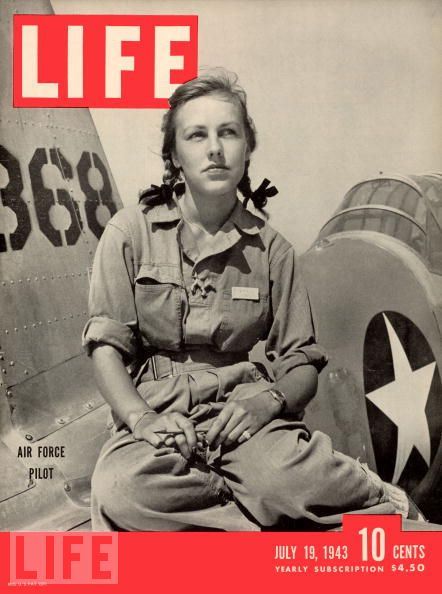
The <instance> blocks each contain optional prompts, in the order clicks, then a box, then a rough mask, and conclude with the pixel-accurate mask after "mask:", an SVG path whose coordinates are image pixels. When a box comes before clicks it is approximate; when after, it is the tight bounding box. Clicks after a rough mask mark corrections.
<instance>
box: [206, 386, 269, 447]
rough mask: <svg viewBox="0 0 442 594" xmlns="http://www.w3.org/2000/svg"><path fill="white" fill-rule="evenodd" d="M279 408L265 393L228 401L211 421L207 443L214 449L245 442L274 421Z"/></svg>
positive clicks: (267, 393)
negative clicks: (223, 445) (222, 445)
mask: <svg viewBox="0 0 442 594" xmlns="http://www.w3.org/2000/svg"><path fill="white" fill-rule="evenodd" d="M280 408H281V407H280V405H279V403H278V402H277V401H276V400H275V399H274V398H273V397H272V396H271V394H269V392H267V391H263V392H260V393H259V394H257V395H256V396H252V397H251V398H244V399H241V400H234V401H230V402H228V403H227V404H226V406H225V407H224V408H223V410H222V411H221V412H220V414H219V415H218V416H217V418H216V419H215V420H214V421H213V423H212V425H211V427H210V429H209V431H208V433H207V443H208V444H209V446H210V447H211V448H212V449H214V448H216V447H218V446H219V445H220V444H222V443H224V444H225V445H232V444H233V443H242V442H243V441H247V439H250V437H251V436H252V435H255V433H256V432H257V431H259V430H260V429H261V427H264V425H267V423H269V422H270V421H271V420H272V419H274V418H275V417H276V416H277V414H278V413H279V411H280ZM244 433H245V435H244Z"/></svg>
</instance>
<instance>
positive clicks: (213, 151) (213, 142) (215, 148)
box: [207, 137, 223, 159]
mask: <svg viewBox="0 0 442 594" xmlns="http://www.w3.org/2000/svg"><path fill="white" fill-rule="evenodd" d="M207 153H208V157H209V159H214V158H215V159H219V158H220V157H222V156H223V147H222V146H221V143H220V141H219V138H218V137H215V138H211V139H210V144H209V148H208V151H207Z"/></svg>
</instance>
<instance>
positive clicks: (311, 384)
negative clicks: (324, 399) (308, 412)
mask: <svg viewBox="0 0 442 594" xmlns="http://www.w3.org/2000/svg"><path fill="white" fill-rule="evenodd" d="M274 387H275V388H276V389H278V390H280V391H281V392H282V393H283V394H284V395H285V397H286V399H287V408H286V411H287V412H289V413H292V414H295V413H299V412H301V411H303V410H304V409H305V407H306V406H307V404H308V403H309V402H310V400H311V399H312V398H313V396H314V395H315V394H316V390H317V387H318V372H317V371H316V368H315V367H314V366H313V365H301V366H300V367H295V369H292V370H291V371H289V373H287V374H286V375H285V376H284V377H282V378H281V379H279V380H278V381H277V382H276V383H275V386H274Z"/></svg>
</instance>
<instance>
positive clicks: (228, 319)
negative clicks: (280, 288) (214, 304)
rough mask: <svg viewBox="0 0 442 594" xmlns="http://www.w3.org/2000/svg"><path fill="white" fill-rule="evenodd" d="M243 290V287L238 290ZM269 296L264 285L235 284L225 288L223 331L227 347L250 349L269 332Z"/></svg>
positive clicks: (236, 349)
mask: <svg viewBox="0 0 442 594" xmlns="http://www.w3.org/2000/svg"><path fill="white" fill-rule="evenodd" d="M235 289H240V290H235ZM268 316H269V296H268V293H267V292H266V291H264V290H263V288H262V287H260V288H259V289H256V288H254V289H253V290H252V291H250V290H248V287H239V288H237V287H235V288H232V289H230V290H228V291H227V290H225V291H223V314H222V325H221V334H222V336H223V339H224V347H225V348H232V349H233V350H235V351H238V350H244V351H248V350H250V349H251V348H252V347H253V346H254V345H255V344H256V343H257V342H258V341H259V340H261V339H263V338H265V337H266V335H267V325H268V324H267V322H268Z"/></svg>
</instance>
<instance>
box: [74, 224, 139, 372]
mask: <svg viewBox="0 0 442 594" xmlns="http://www.w3.org/2000/svg"><path fill="white" fill-rule="evenodd" d="M133 285H134V269H133V253H132V243H131V239H130V237H129V235H128V234H127V233H126V232H125V231H124V230H123V229H121V228H120V227H118V226H116V225H115V224H113V223H112V221H111V222H109V223H108V225H107V226H106V229H105V230H104V233H103V235H102V236H101V239H100V242H99V244H98V247H97V251H96V253H95V258H94V264H93V267H92V276H91V286H90V291H89V316H90V319H89V321H88V322H87V324H86V326H85V328H84V331H83V347H84V349H85V350H86V352H87V353H88V354H89V355H90V354H91V352H92V350H93V348H94V346H96V345H97V344H108V345H111V346H113V347H115V348H116V349H118V351H119V352H120V353H121V354H122V355H123V358H124V360H125V362H126V363H129V362H130V361H131V360H132V359H133V358H134V356H135V354H136V352H137V345H138V338H137V334H138V333H137V329H138V322H137V315H136V309H135V301H134V289H133Z"/></svg>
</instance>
